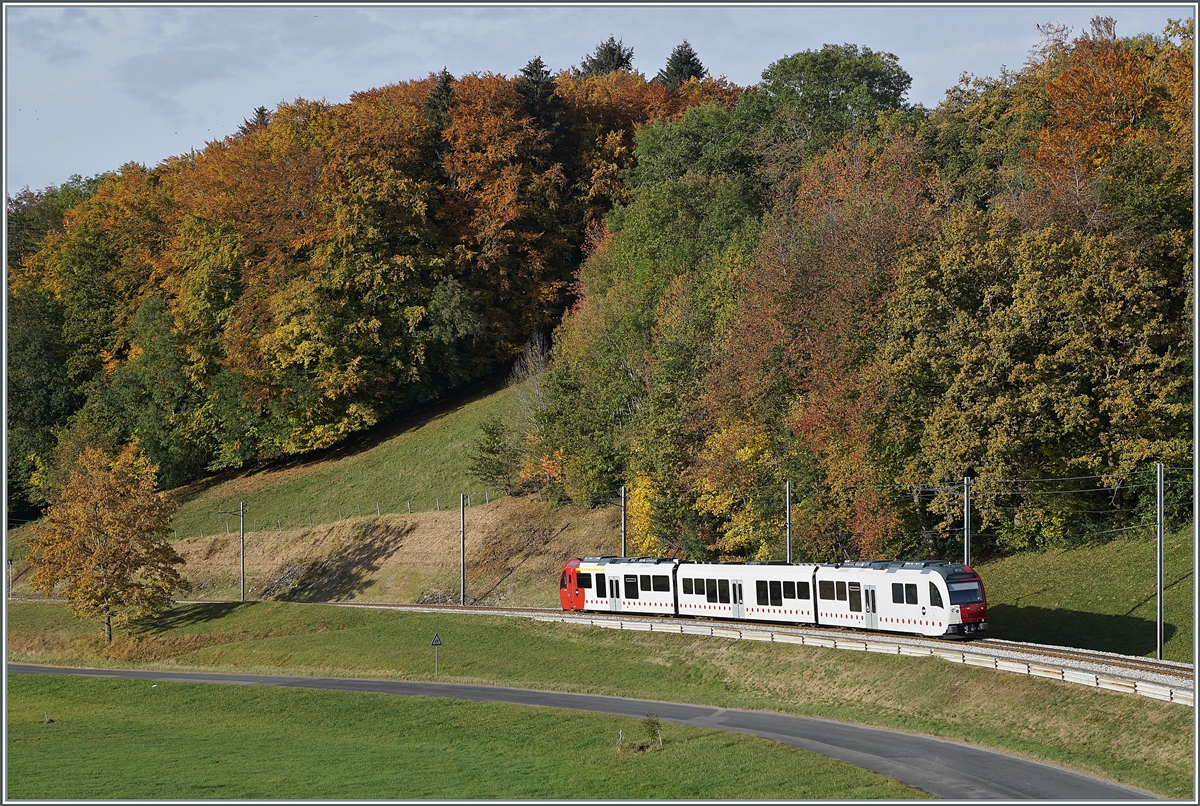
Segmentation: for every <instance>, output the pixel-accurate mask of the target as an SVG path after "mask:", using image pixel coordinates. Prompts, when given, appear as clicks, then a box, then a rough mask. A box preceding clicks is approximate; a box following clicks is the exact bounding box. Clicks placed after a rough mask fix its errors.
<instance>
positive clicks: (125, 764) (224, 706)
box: [8, 675, 928, 800]
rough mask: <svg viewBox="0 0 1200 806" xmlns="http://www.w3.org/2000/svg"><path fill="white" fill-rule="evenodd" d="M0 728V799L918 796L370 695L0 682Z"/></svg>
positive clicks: (685, 742) (785, 755) (529, 716)
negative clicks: (1, 703)
mask: <svg viewBox="0 0 1200 806" xmlns="http://www.w3.org/2000/svg"><path fill="white" fill-rule="evenodd" d="M50 720H52V721H50ZM8 731H9V732H8V781H9V790H8V796H9V797H10V798H16V799H41V800H45V799H53V800H59V799H62V800H66V799H109V798H118V799H125V800H133V799H156V800H167V799H181V798H185V799H216V798H221V799H224V798H231V799H271V800H280V799H289V800H292V799H297V800H298V799H330V800H332V799H461V798H514V799H515V798H554V799H577V798H588V799H601V798H602V799H609V798H614V799H618V798H620V799H623V798H680V799H696V798H726V799H738V800H740V799H746V798H770V799H793V798H794V799H806V800H816V799H822V800H824V799H832V798H837V799H842V798H853V799H871V800H876V799H885V798H919V797H928V796H927V795H925V794H924V793H922V792H920V791H919V790H915V789H912V788H911V787H908V786H905V785H904V784H900V783H898V782H896V781H892V780H889V779H887V778H884V777H883V776H880V775H877V774H875V773H871V772H868V771H866V770H863V769H860V768H858V767H855V766H853V765H850V764H846V763H844V762H840V761H835V760H833V759H828V758H824V757H823V756H818V755H816V754H813V753H809V752H806V751H803V750H799V749H796V748H791V747H787V746H785V745H782V744H777V743H775V742H770V741H766V740H763V739H757V738H755V737H751V736H744V735H739V734H734V733H727V732H723V731H716V730H702V729H699V728H692V727H688V726H680V725H671V724H663V727H662V735H663V745H662V747H661V748H659V746H658V743H657V741H655V742H653V743H650V742H648V741H647V733H646V728H645V725H644V724H643V723H642V721H641V720H638V719H631V718H625V717H617V716H606V715H597V714H588V713H581V712H575V711H564V710H557V709H550V708H528V707H520V706H514V705H507V704H502V703H473V702H463V701H457V700H441V699H426V698H419V697H395V696H390V695H386V694H364V693H356V692H326V691H311V690H304V689H289V688H272V687H267V686H252V687H248V686H226V685H205V684H186V683H169V682H162V683H151V682H149V681H130V680H104V679H84V678H75V677H66V676H42V675H36V676H35V675H13V676H11V677H9V680H8ZM618 731H622V732H623V733H624V739H625V740H624V743H623V746H622V747H621V748H618V747H617V746H616V743H617V736H618ZM114 735H118V736H120V742H113V741H112V739H113V736H114ZM681 771H682V772H683V774H681Z"/></svg>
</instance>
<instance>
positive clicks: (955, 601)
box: [938, 564, 988, 636]
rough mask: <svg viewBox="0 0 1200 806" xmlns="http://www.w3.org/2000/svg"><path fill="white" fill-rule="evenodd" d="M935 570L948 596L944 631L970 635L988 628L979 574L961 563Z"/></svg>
mask: <svg viewBox="0 0 1200 806" xmlns="http://www.w3.org/2000/svg"><path fill="white" fill-rule="evenodd" d="M938 570H939V572H940V573H941V575H942V577H943V579H944V580H945V583H946V588H947V592H948V594H949V598H950V602H949V604H950V614H949V615H950V617H949V619H948V624H947V626H946V634H947V635H962V636H973V635H979V634H981V633H985V632H987V628H988V625H987V598H986V597H985V596H984V593H983V580H981V579H980V578H979V574H977V573H975V571H974V570H973V569H972V568H971V566H969V565H962V564H955V565H951V566H948V567H944V568H941V569H938Z"/></svg>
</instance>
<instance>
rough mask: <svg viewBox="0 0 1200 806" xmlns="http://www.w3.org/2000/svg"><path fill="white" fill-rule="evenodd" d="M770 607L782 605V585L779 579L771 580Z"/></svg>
mask: <svg viewBox="0 0 1200 806" xmlns="http://www.w3.org/2000/svg"><path fill="white" fill-rule="evenodd" d="M771 607H783V587H782V586H781V585H780V584H779V580H777V579H772V580H771Z"/></svg>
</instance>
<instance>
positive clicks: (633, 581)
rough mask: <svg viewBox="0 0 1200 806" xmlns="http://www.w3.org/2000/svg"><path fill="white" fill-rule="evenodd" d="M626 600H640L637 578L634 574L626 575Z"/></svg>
mask: <svg viewBox="0 0 1200 806" xmlns="http://www.w3.org/2000/svg"><path fill="white" fill-rule="evenodd" d="M625 598H626V599H636V598H638V584H637V577H636V576H634V575H633V574H626V575H625Z"/></svg>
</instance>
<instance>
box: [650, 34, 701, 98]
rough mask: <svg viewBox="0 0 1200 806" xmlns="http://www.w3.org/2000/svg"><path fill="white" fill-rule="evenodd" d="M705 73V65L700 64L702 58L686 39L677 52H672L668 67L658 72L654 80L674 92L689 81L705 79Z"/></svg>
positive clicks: (676, 48)
mask: <svg viewBox="0 0 1200 806" xmlns="http://www.w3.org/2000/svg"><path fill="white" fill-rule="evenodd" d="M704 72H705V71H704V65H703V64H702V63H701V62H700V57H699V56H697V55H696V51H695V50H693V49H692V46H691V45H689V44H688V41H687V40H686V39H685V40H683V42H682V43H681V44H679V45H676V46H675V50H673V51H671V55H670V57H669V58H668V59H667V64H666V66H665V67H663V69H661V70H659V71H658V75H657V76H655V77H654V80H655V81H657V82H659V83H660V84H663V85H665V86H666V87H667V88H668V89H670V90H671V91H672V92H674V91H675V90H677V89H679V85H681V84H686V83H687V82H688V79H692V78H697V79H699V78H704Z"/></svg>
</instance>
